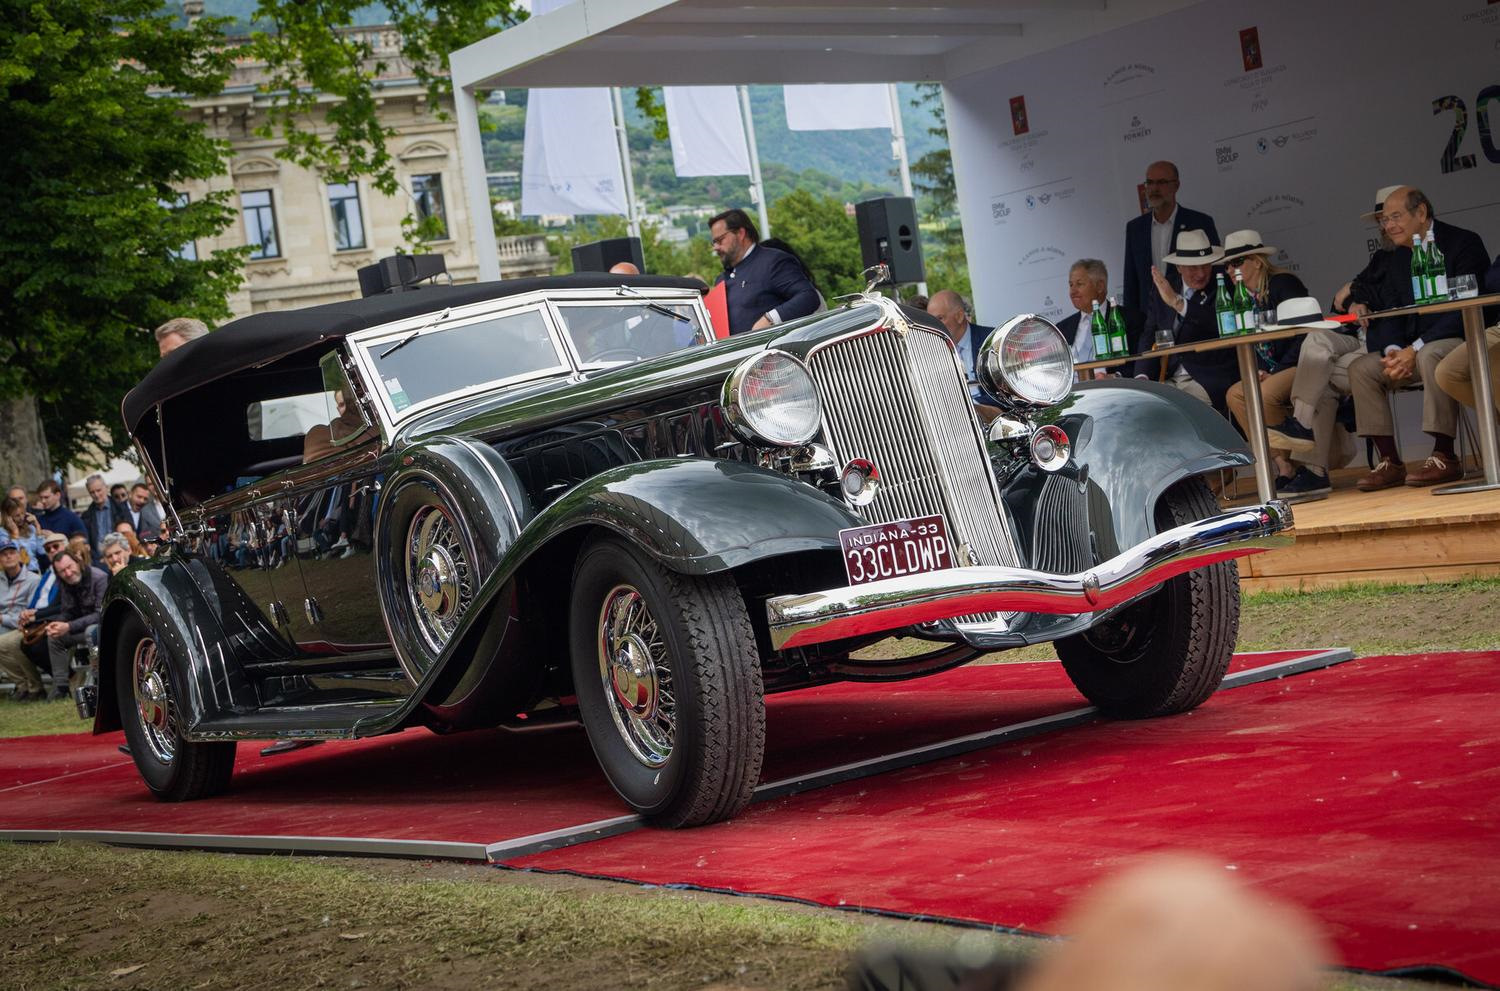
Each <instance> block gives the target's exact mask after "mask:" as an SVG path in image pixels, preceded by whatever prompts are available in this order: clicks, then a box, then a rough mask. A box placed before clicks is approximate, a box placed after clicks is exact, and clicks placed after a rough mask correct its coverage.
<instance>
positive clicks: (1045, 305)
mask: <svg viewBox="0 0 1500 991" xmlns="http://www.w3.org/2000/svg"><path fill="white" fill-rule="evenodd" d="M1037 316H1039V317H1041V318H1042V319H1043V320H1051V321H1052V322H1053V323H1056V322H1057V321H1058V320H1059V319H1061V318H1062V317H1065V316H1067V314H1066V313H1064V312H1063V307H1061V306H1058V305H1057V303H1056V302H1055V301H1054V300H1053V299H1052V297H1051V296H1045V297H1043V298H1042V308H1041V310H1040V311H1038V312H1037Z"/></svg>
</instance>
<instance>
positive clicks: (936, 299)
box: [927, 289, 995, 404]
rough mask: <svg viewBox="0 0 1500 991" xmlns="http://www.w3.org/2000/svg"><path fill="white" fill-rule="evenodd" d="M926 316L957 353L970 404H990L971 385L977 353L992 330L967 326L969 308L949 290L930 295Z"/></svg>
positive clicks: (977, 325) (972, 324)
mask: <svg viewBox="0 0 1500 991" xmlns="http://www.w3.org/2000/svg"><path fill="white" fill-rule="evenodd" d="M927 312H928V313H929V314H931V315H932V316H934V317H937V319H938V322H939V323H941V324H942V325H943V326H944V327H945V328H946V329H947V331H948V337H949V339H951V340H952V341H953V346H954V347H955V348H956V349H958V357H959V360H960V361H962V362H963V363H964V375H965V377H967V378H968V380H969V382H970V388H969V393H970V395H971V396H972V397H973V399H974V401H975V402H982V403H986V404H989V403H993V402H994V400H993V399H987V398H985V394H984V393H983V392H982V391H980V389H979V386H978V385H977V384H974V383H976V382H977V380H978V376H977V375H976V371H977V369H978V368H979V349H980V348H981V347H983V346H984V342H985V340H986V339H988V338H989V336H990V332H991V331H993V330H994V329H995V328H994V327H981V326H980V325H979V324H977V323H970V322H969V304H968V303H967V302H965V300H964V298H963V297H962V296H960V295H959V294H958V293H956V292H954V291H953V290H952V289H940V290H938V291H937V292H935V293H933V294H932V298H931V299H929V300H928V301H927Z"/></svg>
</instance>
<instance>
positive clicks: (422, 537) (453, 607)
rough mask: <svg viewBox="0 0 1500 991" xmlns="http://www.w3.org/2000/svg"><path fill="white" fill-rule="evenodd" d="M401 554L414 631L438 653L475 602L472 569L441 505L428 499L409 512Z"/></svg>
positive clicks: (467, 556)
mask: <svg viewBox="0 0 1500 991" xmlns="http://www.w3.org/2000/svg"><path fill="white" fill-rule="evenodd" d="M405 558H406V562H405V563H406V587H407V590H408V593H407V594H408V595H409V596H410V597H411V605H412V615H413V616H414V617H415V619H416V626H417V630H418V632H419V633H420V635H421V637H422V639H423V641H425V643H426V644H427V647H428V649H429V650H431V651H432V652H433V653H434V654H438V653H441V652H442V650H443V648H444V647H445V646H446V645H447V643H448V641H449V639H451V638H452V636H453V633H454V631H455V630H457V629H458V622H459V620H460V619H461V618H462V617H463V614H464V611H465V610H466V609H468V608H469V606H470V605H471V604H472V603H473V601H474V568H473V565H472V563H471V562H470V560H469V555H468V552H467V551H466V550H465V549H464V544H463V541H462V539H461V538H460V536H459V532H458V528H457V527H456V526H455V525H454V522H453V517H452V516H450V515H449V513H448V510H447V508H446V507H444V506H442V505H440V504H428V505H425V506H422V507H420V508H419V509H418V510H417V511H416V512H415V513H413V514H412V518H411V523H410V524H409V525H408V526H407V532H406V542H405Z"/></svg>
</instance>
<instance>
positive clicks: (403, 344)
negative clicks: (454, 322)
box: [380, 307, 449, 361]
mask: <svg viewBox="0 0 1500 991" xmlns="http://www.w3.org/2000/svg"><path fill="white" fill-rule="evenodd" d="M448 310H449V308H448V307H444V308H443V312H442V313H439V314H438V315H437V317H436V318H435V319H434V320H433V321H432V322H431V323H429V324H426V325H424V326H421V327H418V328H417V329H416V330H414V331H412V332H411V333H410V334H407V335H406V336H405V337H403V338H401V340H399V341H397V342H396V343H395V344H392V345H391V346H390V347H388V348H386V349H385V350H384V351H382V352H380V360H381V361H384V360H385V359H387V358H389V357H390V356H391V355H393V354H395V353H396V352H397V351H400V350H401V349H402V348H404V347H406V346H407V345H408V344H410V343H411V342H412V341H414V340H416V339H417V338H418V337H419V336H421V335H422V334H425V333H426V332H427V331H429V330H431V329H432V328H434V327H436V326H437V325H438V324H440V323H442V322H443V321H444V320H447V319H448Z"/></svg>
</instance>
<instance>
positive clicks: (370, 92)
mask: <svg viewBox="0 0 1500 991" xmlns="http://www.w3.org/2000/svg"><path fill="white" fill-rule="evenodd" d="M368 6H369V2H368V0H259V2H258V3H257V5H256V8H255V13H254V15H252V19H253V21H254V22H255V23H257V24H265V25H269V29H265V28H260V29H257V30H254V31H252V32H251V34H250V36H249V38H248V41H247V43H246V44H247V47H248V49H249V52H250V53H251V54H252V55H253V56H254V57H256V58H258V59H260V60H262V61H263V62H264V63H265V66H266V73H267V76H268V78H267V81H266V82H265V84H264V85H263V87H262V88H263V89H264V91H265V92H267V93H268V94H270V95H271V96H272V101H271V104H270V108H269V111H268V114H267V119H266V122H265V123H264V124H262V125H261V126H260V127H259V128H258V129H257V132H258V133H259V134H261V135H263V136H265V137H270V136H272V135H273V134H276V133H279V134H280V135H281V137H282V138H283V139H284V140H285V141H286V145H285V146H284V147H282V148H280V149H278V150H277V152H276V154H277V156H278V157H280V158H283V159H286V160H287V161H290V162H295V163H296V164H298V165H300V166H302V167H304V168H307V169H312V170H314V171H317V172H320V173H322V174H323V175H324V176H326V177H327V179H328V181H329V182H348V181H350V180H352V179H355V178H357V177H359V176H367V177H369V178H370V180H371V181H372V182H373V184H374V185H375V188H376V189H378V190H380V191H381V192H382V193H384V194H386V195H387V196H395V195H396V194H397V193H398V192H399V191H400V188H401V186H400V183H399V181H398V180H397V178H396V168H395V163H394V161H393V160H392V158H391V154H390V152H389V151H388V150H387V148H386V141H387V139H389V138H390V137H392V136H393V135H394V134H395V132H394V131H393V130H392V129H391V128H389V127H387V126H386V125H385V124H384V123H383V122H382V121H381V118H380V110H379V106H378V102H377V101H378V93H377V92H376V90H377V87H378V84H379V81H380V80H381V78H382V77H383V76H386V75H387V74H388V73H389V72H390V71H391V70H393V69H399V70H400V72H401V73H402V74H406V73H410V74H411V75H413V76H415V77H416V79H417V81H418V82H419V83H420V84H422V85H423V86H424V87H426V89H427V103H428V105H429V106H431V107H433V108H434V109H435V110H436V111H437V114H438V116H439V117H440V118H442V119H447V112H446V111H445V110H443V109H441V108H443V107H445V106H447V105H448V104H449V102H450V100H451V97H452V94H453V83H452V80H451V79H450V78H449V77H448V73H447V60H448V53H449V52H452V51H455V50H456V49H459V48H463V47H464V46H466V45H469V44H472V43H474V42H476V41H479V40H480V39H482V38H485V37H488V36H489V35H491V34H494V33H495V32H496V31H499V30H500V29H501V28H504V27H508V26H510V25H512V24H517V23H519V22H520V21H523V20H525V19H526V16H527V12H526V11H525V10H524V9H521V8H520V7H519V6H518V4H517V3H516V0H385V3H384V4H383V6H384V8H385V10H386V14H387V17H386V20H387V22H388V23H389V24H390V26H391V27H392V28H394V29H395V31H396V33H397V34H398V35H399V38H400V49H401V63H402V64H401V65H400V66H392V65H389V64H387V63H386V62H384V61H382V60H381V59H379V58H377V57H376V56H375V48H374V45H373V44H372V42H371V39H370V36H369V34H368V33H366V32H361V31H343V30H329V28H330V27H332V26H341V25H349V24H352V23H354V20H355V15H356V13H357V12H359V11H360V10H361V9H362V8H365V7H368ZM330 98H332V99H331V100H330ZM481 119H482V120H483V119H487V118H481ZM423 223H426V224H428V225H431V224H436V223H439V221H437V220H436V218H428V220H427V221H426V222H418V221H417V220H416V218H415V216H414V213H408V215H407V218H406V224H405V228H406V234H407V239H408V240H409V241H410V242H411V243H412V244H413V246H414V247H418V248H420V243H421V241H422V240H423V239H424V237H426V236H430V235H433V234H435V233H436V231H434V230H430V229H423Z"/></svg>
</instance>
